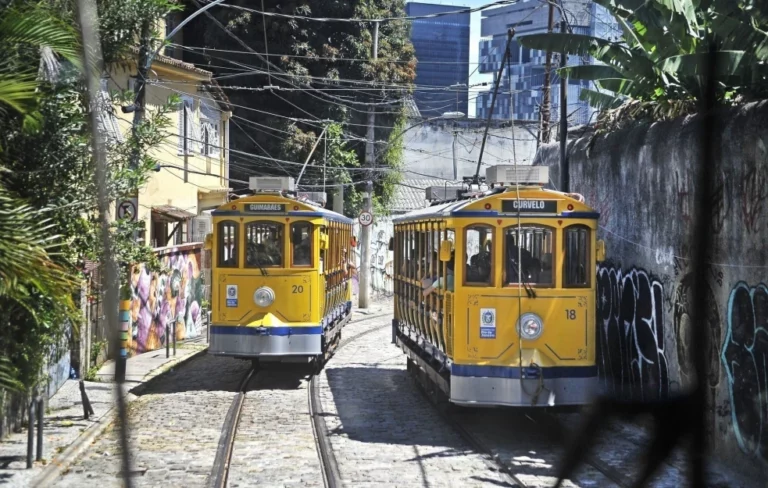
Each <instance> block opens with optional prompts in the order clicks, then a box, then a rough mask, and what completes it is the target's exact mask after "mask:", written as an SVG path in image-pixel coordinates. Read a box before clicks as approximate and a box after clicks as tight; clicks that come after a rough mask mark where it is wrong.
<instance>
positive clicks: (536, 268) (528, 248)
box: [504, 225, 555, 286]
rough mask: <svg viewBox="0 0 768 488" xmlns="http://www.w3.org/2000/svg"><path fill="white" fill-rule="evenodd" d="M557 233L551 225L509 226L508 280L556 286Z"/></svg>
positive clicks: (506, 247) (506, 242)
mask: <svg viewBox="0 0 768 488" xmlns="http://www.w3.org/2000/svg"><path fill="white" fill-rule="evenodd" d="M553 236H554V232H553V231H552V229H551V228H549V227H543V226H533V225H525V226H521V227H520V228H519V229H518V227H517V226H516V225H515V226H512V227H507V228H506V230H505V232H504V282H505V283H506V284H513V283H514V284H517V280H518V276H520V277H522V280H523V283H528V284H530V285H543V286H552V285H554V284H555V279H554V273H553V272H552V250H553V249H554V247H553V238H554V237H553Z"/></svg>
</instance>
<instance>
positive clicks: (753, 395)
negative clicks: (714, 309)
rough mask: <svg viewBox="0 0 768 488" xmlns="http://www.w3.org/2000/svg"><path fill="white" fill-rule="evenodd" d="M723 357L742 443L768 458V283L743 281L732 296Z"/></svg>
mask: <svg viewBox="0 0 768 488" xmlns="http://www.w3.org/2000/svg"><path fill="white" fill-rule="evenodd" d="M726 327H727V328H726V331H725V339H724V341H723V347H722V352H721V354H720V359H721V361H722V363H723V367H724V369H725V377H726V381H727V382H728V385H727V386H728V394H729V397H730V406H731V408H730V413H731V421H732V423H733V433H734V435H735V436H736V440H737V442H738V443H739V447H741V449H742V450H743V451H744V452H746V453H749V454H752V455H755V456H758V457H760V458H762V459H763V460H768V287H766V285H765V284H763V283H760V284H759V285H757V286H754V287H750V286H749V285H747V283H745V282H743V281H742V282H739V283H738V284H737V285H736V286H735V287H734V288H733V290H732V291H731V294H730V297H729V299H728V314H727V322H726Z"/></svg>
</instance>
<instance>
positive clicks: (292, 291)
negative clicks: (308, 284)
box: [291, 285, 304, 293]
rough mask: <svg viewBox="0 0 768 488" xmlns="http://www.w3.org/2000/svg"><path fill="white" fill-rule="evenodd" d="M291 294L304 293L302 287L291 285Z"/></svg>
mask: <svg viewBox="0 0 768 488" xmlns="http://www.w3.org/2000/svg"><path fill="white" fill-rule="evenodd" d="M291 293H304V287H303V286H301V285H293V288H291Z"/></svg>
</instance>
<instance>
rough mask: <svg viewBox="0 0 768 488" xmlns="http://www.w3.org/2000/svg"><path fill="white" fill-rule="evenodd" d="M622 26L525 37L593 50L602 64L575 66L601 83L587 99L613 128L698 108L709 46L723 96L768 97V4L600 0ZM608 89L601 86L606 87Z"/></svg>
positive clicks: (550, 45)
mask: <svg viewBox="0 0 768 488" xmlns="http://www.w3.org/2000/svg"><path fill="white" fill-rule="evenodd" d="M596 1H597V3H599V4H601V5H603V6H604V7H606V8H607V9H608V10H609V11H610V12H611V14H612V15H613V16H614V17H615V19H616V21H617V22H618V24H619V26H620V27H621V28H622V30H623V33H624V34H623V39H622V41H620V42H611V41H608V40H604V39H600V38H596V37H591V36H585V35H577V34H559V33H553V34H537V35H531V36H526V37H523V38H521V40H520V42H521V43H522V44H523V45H525V46H526V47H530V48H534V49H541V50H547V49H550V50H552V51H555V52H558V51H559V52H563V51H565V52H568V53H569V54H579V55H587V54H589V55H591V56H592V57H594V59H595V60H597V61H598V62H600V63H603V65H597V66H569V67H566V68H564V69H563V70H564V71H565V72H567V74H568V76H569V77H571V78H576V79H581V80H589V81H592V82H594V84H595V86H596V88H597V90H582V99H585V100H588V101H589V102H590V104H592V105H593V106H595V107H597V108H599V109H601V110H603V113H602V114H601V117H600V119H599V121H598V123H599V124H602V125H606V126H607V128H616V127H620V126H621V125H622V124H623V123H624V122H625V121H628V120H632V119H634V120H637V119H641V120H663V119H667V118H673V117H676V116H679V115H683V114H687V113H692V112H693V111H694V110H695V109H696V106H697V102H699V101H701V100H702V98H703V96H704V90H705V84H706V77H707V74H708V68H707V66H708V60H709V59H710V57H709V56H710V54H709V52H710V49H711V48H713V49H714V50H715V54H714V56H715V57H716V66H717V71H716V73H715V79H716V82H717V83H716V96H717V100H718V101H719V102H720V103H724V104H729V103H735V102H743V101H747V100H750V99H755V98H762V97H765V96H768V69H767V68H768V65H767V63H768V33H767V32H766V31H768V10H766V8H765V6H764V4H763V5H761V4H760V3H759V2H757V1H755V0H743V1H741V2H734V1H732V0H701V1H695V0H648V1H640V0H596ZM601 90H602V91H601Z"/></svg>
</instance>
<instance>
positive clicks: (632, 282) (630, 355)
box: [597, 264, 669, 400]
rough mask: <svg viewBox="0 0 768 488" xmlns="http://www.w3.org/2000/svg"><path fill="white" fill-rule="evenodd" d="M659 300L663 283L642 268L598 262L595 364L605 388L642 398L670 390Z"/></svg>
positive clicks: (661, 306)
mask: <svg viewBox="0 0 768 488" xmlns="http://www.w3.org/2000/svg"><path fill="white" fill-rule="evenodd" d="M663 301H664V290H663V285H662V284H661V282H660V281H659V280H658V279H656V278H654V277H653V276H650V275H649V274H648V273H647V272H645V271H643V270H641V269H637V268H632V269H631V270H629V271H623V270H622V269H621V268H620V267H613V266H611V265H609V264H606V265H601V266H599V267H598V271H597V310H598V314H597V316H598V329H599V331H598V341H599V344H600V349H599V352H600V358H599V360H598V368H599V369H600V375H601V377H602V378H603V379H604V381H605V385H606V388H607V391H608V392H609V393H611V394H613V395H616V396H619V397H629V396H633V397H638V396H639V397H640V398H643V399H646V400H647V399H655V398H664V397H666V396H667V394H668V393H669V373H668V365H667V357H666V355H665V350H664V311H663Z"/></svg>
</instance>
